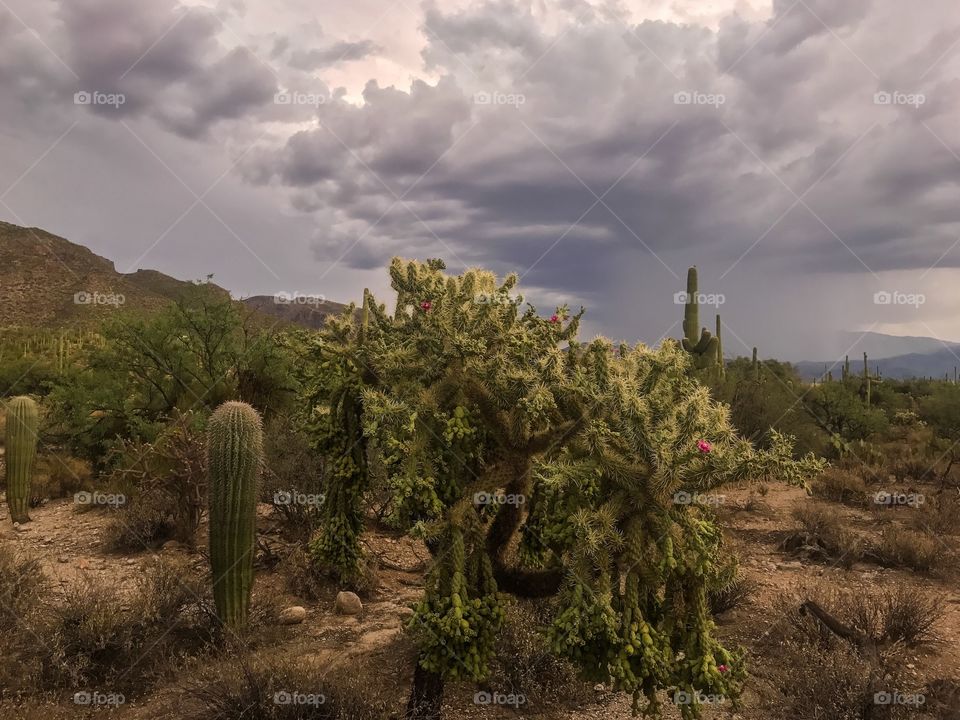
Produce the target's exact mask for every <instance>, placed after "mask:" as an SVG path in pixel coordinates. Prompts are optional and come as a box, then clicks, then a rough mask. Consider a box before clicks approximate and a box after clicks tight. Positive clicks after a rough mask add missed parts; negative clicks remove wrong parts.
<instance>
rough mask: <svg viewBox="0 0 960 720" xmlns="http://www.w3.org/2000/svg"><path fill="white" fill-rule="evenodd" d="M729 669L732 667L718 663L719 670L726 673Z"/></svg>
mask: <svg viewBox="0 0 960 720" xmlns="http://www.w3.org/2000/svg"><path fill="white" fill-rule="evenodd" d="M729 669H730V668H728V667H727V666H726V665H717V670H719V671H720V672H722V673H725V672H726V671H727V670H729Z"/></svg>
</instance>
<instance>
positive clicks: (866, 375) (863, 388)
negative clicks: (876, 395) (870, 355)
mask: <svg viewBox="0 0 960 720" xmlns="http://www.w3.org/2000/svg"><path fill="white" fill-rule="evenodd" d="M875 382H880V372H879V368H878V371H877V374H876V375H871V374H870V365H869V363H868V361H867V354H866V353H864V354H863V382H862V383H861V384H860V397H861V398H862V399H863V401H864V402H865V403H866V404H867V405H870V395H871V391H872V390H873V383H875Z"/></svg>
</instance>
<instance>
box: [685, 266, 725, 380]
mask: <svg viewBox="0 0 960 720" xmlns="http://www.w3.org/2000/svg"><path fill="white" fill-rule="evenodd" d="M699 298H700V293H699V287H698V285H697V268H696V266H694V267H692V268H689V269H688V270H687V294H686V298H685V300H686V304H685V305H684V308H683V340H682V341H681V344H682V345H683V349H684V350H686V351H687V352H688V353H690V354H691V355H692V356H693V366H694V367H695V368H696V369H697V370H704V369H707V368H711V367H713V366H714V365H716V363H717V338H715V337H713V336H712V335H711V334H710V333H709V332H708V331H707V329H706V328H701V327H700V303H699Z"/></svg>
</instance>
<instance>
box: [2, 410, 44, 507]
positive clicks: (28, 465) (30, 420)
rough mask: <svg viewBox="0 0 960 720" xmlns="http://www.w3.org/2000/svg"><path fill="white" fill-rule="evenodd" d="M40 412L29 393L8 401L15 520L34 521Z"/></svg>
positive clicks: (9, 484)
mask: <svg viewBox="0 0 960 720" xmlns="http://www.w3.org/2000/svg"><path fill="white" fill-rule="evenodd" d="M39 417H40V414H39V412H38V410H37V404H36V403H35V402H34V401H33V400H32V399H31V398H28V397H26V396H20V397H15V398H13V399H12V400H11V401H10V402H9V403H7V434H6V463H7V504H8V505H9V506H10V518H11V520H13V522H17V523H23V522H29V521H30V515H29V514H28V512H27V509H28V507H29V505H30V480H31V477H32V474H33V463H34V460H35V459H36V457H37V430H38V425H39Z"/></svg>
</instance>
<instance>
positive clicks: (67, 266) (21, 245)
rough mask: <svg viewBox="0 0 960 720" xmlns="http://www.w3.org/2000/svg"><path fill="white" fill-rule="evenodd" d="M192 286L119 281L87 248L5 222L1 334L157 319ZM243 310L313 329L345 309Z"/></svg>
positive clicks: (304, 305)
mask: <svg viewBox="0 0 960 720" xmlns="http://www.w3.org/2000/svg"><path fill="white" fill-rule="evenodd" d="M191 285H192V283H191V282H189V281H186V280H178V279H177V278H174V277H171V276H169V275H165V274H164V273H162V272H158V271H156V270H137V271H136V272H133V273H120V272H117V269H116V266H115V265H114V264H113V262H111V261H110V260H107V259H106V258H103V257H100V256H99V255H97V254H95V253H94V252H93V251H91V250H90V249H89V248H86V247H84V246H83V245H78V244H76V243H73V242H70V241H69V240H66V239H64V238H62V237H58V236H57V235H53V234H51V233H48V232H47V231H45V230H41V229H40V228H26V227H20V226H19V225H12V224H10V223H5V222H0V328H3V327H37V328H44V327H60V326H63V325H88V324H95V323H98V322H100V321H101V320H103V319H105V318H106V317H107V316H109V315H110V313H111V312H113V311H115V310H116V309H117V308H118V307H120V308H123V309H126V310H143V311H148V312H149V311H155V310H158V309H160V308H162V307H163V306H164V305H166V304H168V303H170V302H171V301H173V300H174V299H175V298H177V297H178V296H179V295H180V294H181V293H182V292H183V291H184V290H185V289H187V288H189V287H190V286H191ZM215 287H216V286H215ZM220 289H221V290H222V291H223V293H224V294H225V295H229V293H228V292H227V291H226V290H223V289H222V288H220ZM242 302H243V304H244V305H245V306H246V307H248V308H250V309H251V310H252V311H253V312H254V313H255V314H256V315H257V316H258V317H261V318H262V320H263V323H264V324H271V325H272V324H276V320H280V321H281V324H287V323H289V324H297V325H302V326H304V327H308V328H314V329H316V328H318V327H320V326H321V325H322V323H323V320H324V319H325V318H326V317H327V316H328V315H330V314H331V313H338V312H341V311H342V310H343V308H344V307H346V306H345V305H341V304H340V303H335V302H330V301H326V300H317V299H314V298H303V297H297V298H292V299H291V301H290V302H286V303H283V302H280V303H278V302H275V298H274V297H272V296H266V295H258V296H255V297H251V298H247V299H245V300H243V301H242Z"/></svg>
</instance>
